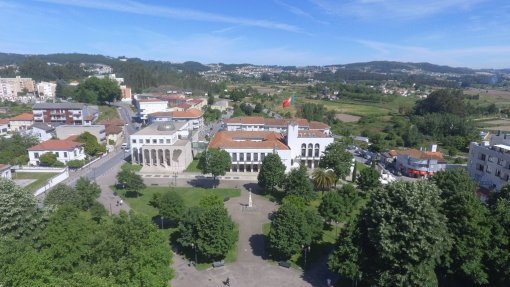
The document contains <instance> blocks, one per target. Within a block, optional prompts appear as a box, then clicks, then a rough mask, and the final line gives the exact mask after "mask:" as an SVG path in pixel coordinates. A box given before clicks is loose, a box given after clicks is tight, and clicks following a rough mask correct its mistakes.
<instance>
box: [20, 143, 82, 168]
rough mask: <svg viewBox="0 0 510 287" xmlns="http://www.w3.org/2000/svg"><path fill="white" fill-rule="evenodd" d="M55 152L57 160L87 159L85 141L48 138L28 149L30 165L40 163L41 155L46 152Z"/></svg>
mask: <svg viewBox="0 0 510 287" xmlns="http://www.w3.org/2000/svg"><path fill="white" fill-rule="evenodd" d="M48 152H51V153H54V154H55V155H56V156H57V160H58V161H60V162H63V163H67V162H68V161H70V160H83V159H85V150H84V148H83V143H79V142H75V141H72V140H69V139H66V140H54V139H52V140H47V141H44V142H42V143H40V144H38V145H35V146H33V147H31V148H29V149H28V158H29V162H28V163H29V164H30V165H39V157H40V156H41V155H43V154H45V153H48Z"/></svg>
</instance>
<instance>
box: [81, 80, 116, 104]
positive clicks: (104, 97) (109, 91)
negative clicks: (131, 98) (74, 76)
mask: <svg viewBox="0 0 510 287" xmlns="http://www.w3.org/2000/svg"><path fill="white" fill-rule="evenodd" d="M121 97H122V93H121V91H120V88H119V86H118V84H117V82H116V81H115V80H111V79H109V78H103V79H98V78H96V77H91V78H88V79H86V80H85V81H84V82H82V83H81V84H80V85H78V87H77V89H76V92H75V95H74V99H75V100H78V101H81V102H85V103H91V104H98V103H103V104H104V103H111V102H114V101H118V100H120V99H121Z"/></svg>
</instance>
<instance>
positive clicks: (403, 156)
mask: <svg viewBox="0 0 510 287" xmlns="http://www.w3.org/2000/svg"><path fill="white" fill-rule="evenodd" d="M430 149H431V150H430V151H421V150H416V149H406V150H391V151H390V152H389V155H390V156H391V157H393V158H394V159H395V169H396V170H398V171H400V172H401V173H402V174H406V175H408V176H411V177H425V176H432V175H434V173H436V172H438V171H441V170H444V169H445V168H446V161H445V160H444V159H443V154H442V153H440V152H438V151H436V149H437V146H436V145H431V148H430Z"/></svg>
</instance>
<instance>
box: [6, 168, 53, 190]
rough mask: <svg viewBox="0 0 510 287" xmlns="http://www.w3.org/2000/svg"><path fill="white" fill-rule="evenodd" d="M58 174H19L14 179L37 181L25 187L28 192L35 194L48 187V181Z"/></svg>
mask: <svg viewBox="0 0 510 287" xmlns="http://www.w3.org/2000/svg"><path fill="white" fill-rule="evenodd" d="M57 174H58V173H53V172H17V173H15V174H14V176H13V178H12V179H35V180H36V181H34V182H32V183H31V184H29V185H28V186H26V187H25V188H26V189H27V190H28V191H30V192H34V191H36V190H37V189H39V188H41V187H43V186H44V185H46V183H47V182H48V180H49V179H50V178H52V177H54V176H56V175H57Z"/></svg>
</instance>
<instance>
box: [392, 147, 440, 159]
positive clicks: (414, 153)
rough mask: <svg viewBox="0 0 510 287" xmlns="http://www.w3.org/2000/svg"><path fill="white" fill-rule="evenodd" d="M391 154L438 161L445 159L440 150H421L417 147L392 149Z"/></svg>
mask: <svg viewBox="0 0 510 287" xmlns="http://www.w3.org/2000/svg"><path fill="white" fill-rule="evenodd" d="M389 154H390V155H391V156H397V155H407V156H409V157H412V158H415V159H436V160H438V161H444V159H443V154H442V153H440V152H431V151H420V150H417V149H405V150H390V151H389Z"/></svg>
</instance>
